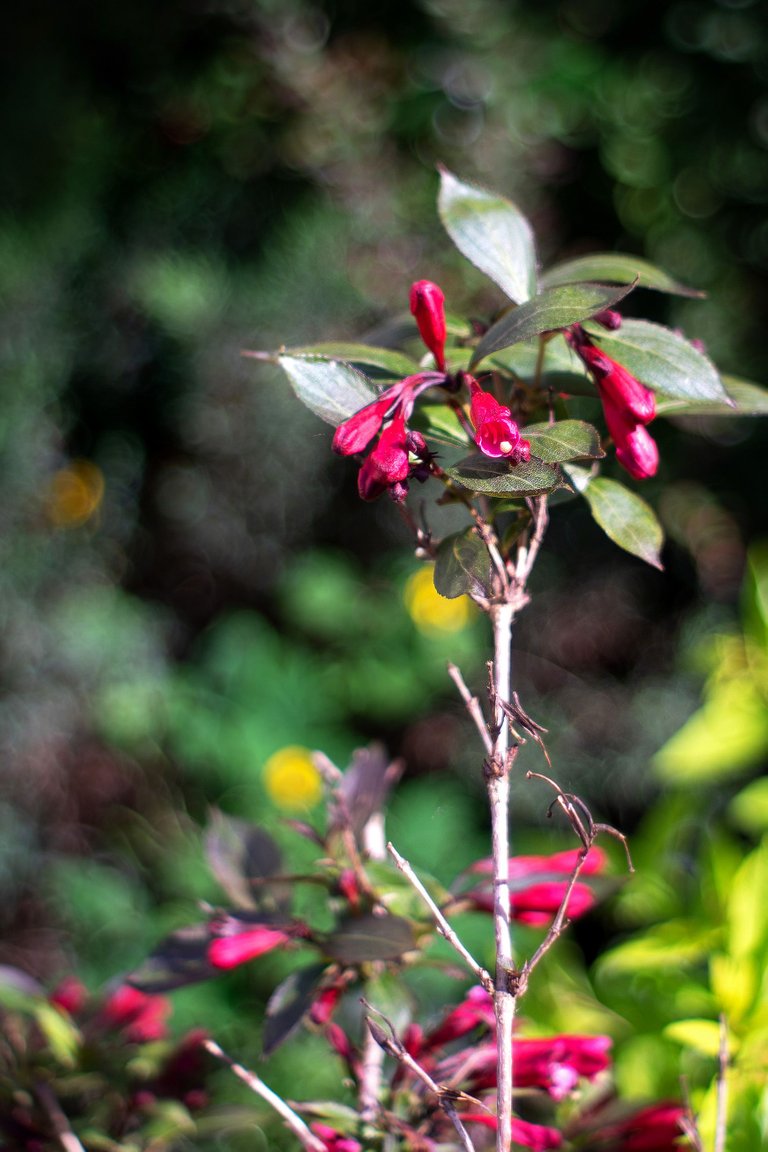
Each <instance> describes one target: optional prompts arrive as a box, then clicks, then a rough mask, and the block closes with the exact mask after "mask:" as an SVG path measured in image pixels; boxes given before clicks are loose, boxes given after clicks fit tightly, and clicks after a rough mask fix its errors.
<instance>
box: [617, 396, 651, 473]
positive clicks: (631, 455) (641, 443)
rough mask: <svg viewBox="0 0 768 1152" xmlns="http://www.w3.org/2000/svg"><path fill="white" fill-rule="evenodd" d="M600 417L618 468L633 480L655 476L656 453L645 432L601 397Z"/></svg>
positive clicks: (633, 420) (619, 409)
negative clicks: (601, 409) (604, 423)
mask: <svg viewBox="0 0 768 1152" xmlns="http://www.w3.org/2000/svg"><path fill="white" fill-rule="evenodd" d="M603 413H604V415H605V422H606V424H607V426H608V431H609V432H610V434H611V437H612V438H613V442H614V444H615V445H616V459H617V460H618V462H619V464H621V466H622V468H624V469H625V470H626V471H627V472H629V474H630V476H632V477H634V479H635V480H647V479H649V478H650V477H651V476H655V475H656V472H657V469H658V467H659V449H658V447H657V444H656V441H655V440H654V439H653V437H652V436H651V434H650V432H649V431H648V429H647V428H644V427H643V424H642V423H639V422H638V421H636V420H635V419H633V417H632V416H631V415H627V412H626V410H625V409H623V408H620V407H618V406H616V405H614V404H613V403H612V402H610V401H608V400H607V399H606V398H605V397H603Z"/></svg>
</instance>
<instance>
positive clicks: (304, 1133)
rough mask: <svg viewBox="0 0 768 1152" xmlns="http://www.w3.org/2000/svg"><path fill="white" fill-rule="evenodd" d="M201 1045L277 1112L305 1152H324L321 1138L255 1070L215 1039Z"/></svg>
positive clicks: (205, 1041)
mask: <svg viewBox="0 0 768 1152" xmlns="http://www.w3.org/2000/svg"><path fill="white" fill-rule="evenodd" d="M203 1047H204V1048H205V1049H206V1051H208V1052H210V1054H211V1055H212V1056H215V1057H216V1059H217V1060H221V1061H222V1063H223V1064H226V1065H227V1066H228V1067H229V1068H231V1069H232V1071H233V1072H234V1074H235V1076H237V1078H238V1080H242V1082H243V1083H244V1084H246V1085H247V1086H248V1087H249V1088H250V1090H251V1091H252V1092H255V1093H256V1095H257V1096H260V1097H261V1099H262V1100H264V1101H266V1103H267V1104H269V1105H270V1106H271V1107H272V1108H274V1110H275V1112H277V1113H278V1114H279V1115H280V1116H282V1118H283V1119H284V1120H285V1122H286V1124H287V1125H288V1127H289V1128H290V1129H291V1131H292V1132H293V1134H294V1136H295V1137H296V1139H297V1140H299V1141H300V1143H301V1144H302V1146H303V1147H304V1148H306V1149H307V1152H325V1144H324V1143H323V1141H322V1140H320V1139H318V1137H317V1136H315V1135H314V1133H313V1132H311V1131H310V1129H309V1128H308V1127H307V1125H306V1124H305V1123H304V1121H303V1120H302V1118H301V1116H299V1115H298V1113H297V1112H294V1110H293V1108H291V1106H290V1105H289V1104H286V1102H285V1100H283V1099H282V1097H280V1096H278V1095H277V1093H275V1092H273V1091H272V1089H271V1088H268V1087H267V1085H266V1084H265V1083H264V1081H263V1080H262V1079H261V1078H260V1077H259V1076H257V1075H256V1073H255V1072H251V1071H249V1069H248V1068H244V1067H243V1065H242V1064H238V1063H237V1062H236V1061H235V1060H233V1059H232V1057H231V1056H228V1055H227V1054H226V1052H225V1051H224V1050H223V1049H222V1048H220V1047H219V1045H218V1044H217V1043H216V1041H215V1040H204V1041H203Z"/></svg>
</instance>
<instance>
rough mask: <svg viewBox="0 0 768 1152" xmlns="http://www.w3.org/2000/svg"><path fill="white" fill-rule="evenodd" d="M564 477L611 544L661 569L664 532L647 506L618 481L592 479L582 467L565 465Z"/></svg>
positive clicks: (600, 477)
mask: <svg viewBox="0 0 768 1152" xmlns="http://www.w3.org/2000/svg"><path fill="white" fill-rule="evenodd" d="M566 474H567V475H568V477H569V478H570V480H571V481H572V483H573V485H574V487H575V488H576V489H577V490H578V491H579V492H580V493H581V494H582V496H583V497H584V499H585V500H586V501H587V503H588V504H589V508H590V511H591V513H592V516H593V517H594V519H595V523H597V524H599V526H600V527H601V528H602V530H603V532H605V534H606V536H608V537H609V539H611V540H613V542H614V544H618V546H619V547H620V548H623V549H624V551H625V552H631V554H632V555H633V556H639V557H640V559H641V560H645V562H646V564H652V565H653V567H654V568H661V567H662V563H661V556H660V552H661V546H662V544H663V542H664V533H663V532H662V528H661V524H660V523H659V521H658V518H657V516H656V513H655V512H654V511H653V509H652V508H651V506H650V504H646V502H645V500H643V499H642V498H641V497H640V496H638V495H637V494H636V493H635V492H631V491H630V490H629V488H625V487H624V485H623V484H620V483H619V482H618V481H617V480H610V479H607V478H606V477H604V476H598V477H591V476H590V473H589V471H588V470H587V469H585V468H577V467H574V466H572V465H567V466H566Z"/></svg>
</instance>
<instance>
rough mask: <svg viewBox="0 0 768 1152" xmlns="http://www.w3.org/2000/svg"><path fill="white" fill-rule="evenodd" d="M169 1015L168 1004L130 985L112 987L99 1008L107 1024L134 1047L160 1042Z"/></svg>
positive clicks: (169, 1007)
mask: <svg viewBox="0 0 768 1152" xmlns="http://www.w3.org/2000/svg"><path fill="white" fill-rule="evenodd" d="M170 1014H171V1003H170V1001H169V1000H166V998H165V997H164V996H153V995H151V994H150V993H148V992H141V991H139V989H138V988H132V987H131V985H130V984H121V985H120V987H119V988H116V989H115V991H114V992H113V993H112V995H111V996H110V997H109V999H108V1000H107V1001H106V1002H105V1004H104V1007H103V1008H102V1015H103V1017H104V1019H105V1020H106V1021H107V1023H109V1024H111V1025H112V1027H113V1028H118V1029H119V1030H120V1031H121V1032H122V1033H123V1034H124V1036H125V1037H126V1039H127V1040H133V1041H134V1042H135V1043H137V1044H146V1043H148V1042H149V1041H150V1040H162V1039H163V1037H164V1036H166V1035H167V1033H168V1029H167V1027H166V1021H167V1019H168V1017H169V1016H170Z"/></svg>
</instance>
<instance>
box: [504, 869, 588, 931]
mask: <svg viewBox="0 0 768 1152" xmlns="http://www.w3.org/2000/svg"><path fill="white" fill-rule="evenodd" d="M567 890H568V881H567V880H552V881H549V882H547V883H544V884H532V885H531V886H530V888H525V889H524V890H523V891H522V892H513V893H512V894H511V896H510V901H511V911H512V919H513V920H517V922H518V923H519V924H530V925H532V926H534V927H537V928H538V927H542V926H543V925H546V924H549V923H550V921H551V920H552V918H553V917H554V916H555V915H556V913H557V911H558V909H559V908H560V905H561V904H562V902H563V900H564V899H565V894H566V892H567ZM594 903H595V896H594V893H593V892H592V889H591V888H588V887H587V885H586V884H579V882H578V881H577V882H576V883H575V884H574V886H573V890H572V891H571V894H570V896H569V897H568V908H567V910H566V911H567V914H568V916H569V917H570V919H571V920H574V919H576V917H578V916H583V915H584V913H585V912H588V911H589V910H590V908H591V907H592V906H593V905H594Z"/></svg>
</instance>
